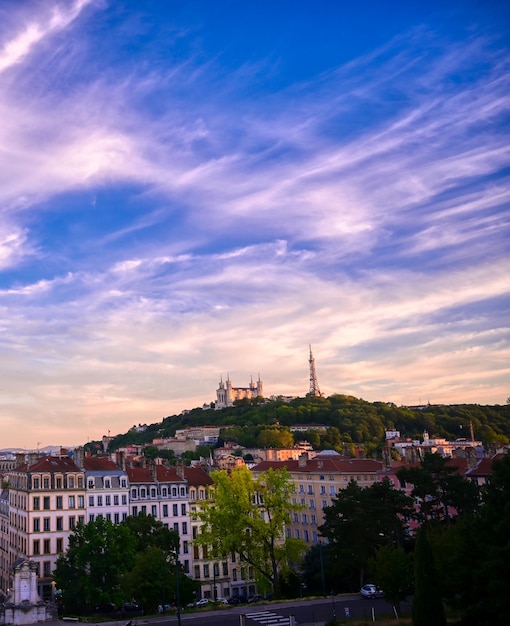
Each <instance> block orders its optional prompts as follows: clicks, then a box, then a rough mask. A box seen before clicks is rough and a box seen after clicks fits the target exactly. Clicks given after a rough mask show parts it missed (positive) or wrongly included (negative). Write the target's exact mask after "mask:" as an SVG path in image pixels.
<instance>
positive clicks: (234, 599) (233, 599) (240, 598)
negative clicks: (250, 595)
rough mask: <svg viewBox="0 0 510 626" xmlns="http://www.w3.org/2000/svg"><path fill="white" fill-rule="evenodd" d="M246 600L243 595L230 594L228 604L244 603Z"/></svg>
mask: <svg viewBox="0 0 510 626" xmlns="http://www.w3.org/2000/svg"><path fill="white" fill-rule="evenodd" d="M245 602H246V598H245V597H244V596H232V597H231V598H229V600H228V603H229V604H244V603H245Z"/></svg>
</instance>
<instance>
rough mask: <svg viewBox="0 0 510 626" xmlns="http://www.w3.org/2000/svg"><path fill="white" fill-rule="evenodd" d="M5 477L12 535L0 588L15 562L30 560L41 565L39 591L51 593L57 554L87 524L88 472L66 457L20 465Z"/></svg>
mask: <svg viewBox="0 0 510 626" xmlns="http://www.w3.org/2000/svg"><path fill="white" fill-rule="evenodd" d="M7 476H8V481H9V488H8V507H9V536H8V554H7V555H5V558H6V562H5V563H4V562H3V561H2V562H1V563H0V566H2V567H3V568H6V570H7V571H5V570H4V571H2V575H1V577H0V580H1V584H2V585H3V587H2V589H1V591H2V593H3V594H4V595H6V593H7V588H6V587H5V585H6V584H7V585H8V584H9V582H8V581H9V580H10V576H11V573H12V566H13V564H14V562H15V561H16V560H17V559H19V558H28V559H30V560H31V561H33V562H34V563H35V564H36V566H37V572H38V592H39V595H40V596H41V597H49V596H50V594H51V581H52V579H51V573H52V571H53V570H54V568H55V565H56V561H57V558H58V555H59V554H61V553H62V552H64V551H65V550H66V549H67V546H68V540H69V535H70V534H71V532H72V531H73V529H74V528H75V526H76V525H77V524H84V523H85V522H86V511H85V496H86V491H85V473H84V471H83V470H81V469H80V468H79V467H78V466H77V465H76V464H75V463H74V461H73V460H72V459H71V458H70V457H69V456H67V455H62V456H45V457H42V458H40V459H37V460H35V462H33V463H30V462H29V463H22V464H20V465H18V466H16V467H15V468H14V470H12V471H11V472H9V473H8V475H7Z"/></svg>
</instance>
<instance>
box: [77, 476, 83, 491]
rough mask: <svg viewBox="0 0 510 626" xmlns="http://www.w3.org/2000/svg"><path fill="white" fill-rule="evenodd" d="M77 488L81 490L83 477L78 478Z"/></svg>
mask: <svg viewBox="0 0 510 626" xmlns="http://www.w3.org/2000/svg"><path fill="white" fill-rule="evenodd" d="M78 488H79V489H83V476H78Z"/></svg>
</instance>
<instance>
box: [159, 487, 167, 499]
mask: <svg viewBox="0 0 510 626" xmlns="http://www.w3.org/2000/svg"><path fill="white" fill-rule="evenodd" d="M161 495H162V496H163V498H168V489H167V487H163V488H162V489H161Z"/></svg>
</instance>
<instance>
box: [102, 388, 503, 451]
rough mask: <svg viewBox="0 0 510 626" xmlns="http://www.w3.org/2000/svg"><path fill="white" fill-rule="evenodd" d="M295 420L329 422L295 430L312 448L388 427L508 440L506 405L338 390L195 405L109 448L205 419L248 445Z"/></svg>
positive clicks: (360, 441) (357, 441) (378, 436)
mask: <svg viewBox="0 0 510 626" xmlns="http://www.w3.org/2000/svg"><path fill="white" fill-rule="evenodd" d="M298 424H323V425H324V426H326V427H327V430H326V431H325V432H323V433H318V432H316V431H309V432H307V433H303V434H301V433H300V434H297V433H296V434H294V437H295V439H296V440H298V439H300V438H301V439H303V438H307V439H309V440H310V441H311V443H312V445H313V446H314V447H315V448H328V447H331V448H335V449H341V448H342V446H344V447H345V446H354V445H363V446H365V447H367V448H368V449H369V450H371V451H375V449H377V448H379V447H381V446H382V445H383V444H384V439H385V431H386V430H398V431H399V432H400V434H401V436H402V437H409V438H413V439H421V438H422V437H423V432H424V431H427V432H428V433H429V435H430V436H431V437H444V438H446V439H450V440H452V439H457V438H459V437H466V438H469V437H470V425H472V428H473V432H474V435H475V438H476V439H477V440H481V441H482V442H483V443H484V444H489V443H496V444H498V445H502V444H507V443H509V442H510V405H508V404H507V405H478V404H456V405H427V406H424V407H419V408H416V407H415V408H411V407H397V406H396V405H394V404H391V403H386V402H367V401H365V400H362V399H360V398H355V397H353V396H346V395H341V394H335V395H332V396H330V397H328V398H317V397H304V398H296V399H294V400H291V401H290V402H286V401H284V400H274V401H270V402H267V401H263V400H262V399H258V400H253V401H248V400H246V401H240V402H238V403H236V405H235V406H234V407H229V408H226V409H221V410H218V411H216V410H214V409H208V410H203V409H202V408H196V409H193V410H191V411H189V412H186V413H183V414H180V415H173V416H169V417H165V418H164V419H163V420H162V421H161V422H157V423H154V424H151V425H149V426H147V428H146V429H145V430H144V431H143V432H136V431H135V430H130V431H128V432H127V433H125V434H119V435H116V436H115V437H113V439H112V441H111V444H110V450H116V449H117V448H119V447H121V446H125V445H128V444H131V443H136V444H144V443H151V442H152V441H153V439H155V438H162V437H172V436H174V435H175V432H176V430H178V429H181V428H186V427H188V426H204V425H211V426H223V425H229V426H231V428H230V429H229V430H228V431H224V432H223V433H222V435H223V436H224V437H225V438H228V439H233V440H235V441H238V442H239V443H240V444H242V445H245V446H247V447H251V446H256V445H258V441H259V437H260V434H261V432H263V431H264V432H267V430H268V429H271V430H276V431H278V430H279V431H287V432H288V428H289V427H290V426H293V425H298ZM287 438H288V437H287ZM275 447H276V446H275Z"/></svg>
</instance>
